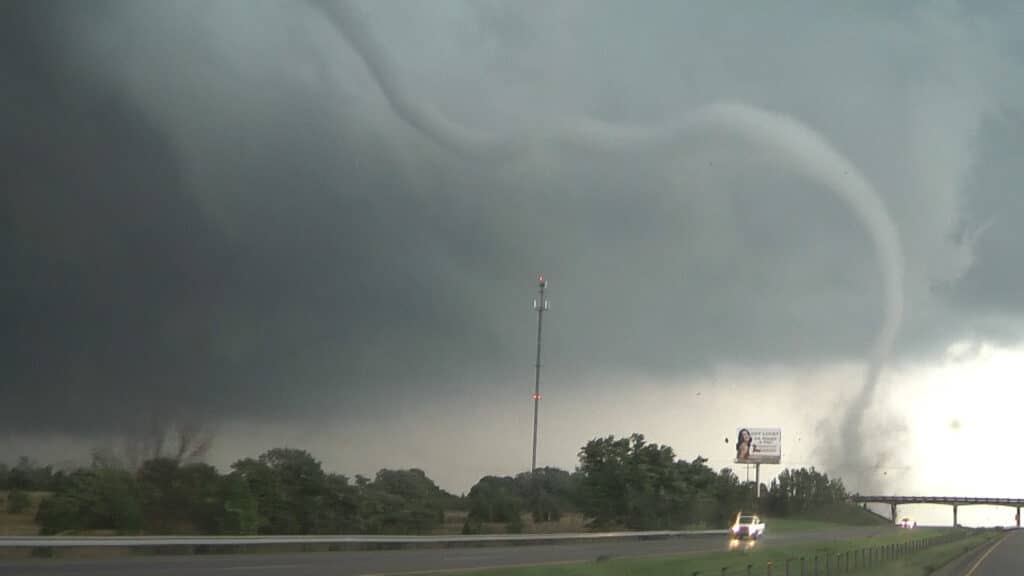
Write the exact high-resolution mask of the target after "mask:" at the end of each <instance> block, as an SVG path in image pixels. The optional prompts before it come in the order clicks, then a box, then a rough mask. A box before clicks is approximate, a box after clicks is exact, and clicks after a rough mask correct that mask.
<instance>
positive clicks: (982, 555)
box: [949, 530, 1024, 576]
mask: <svg viewBox="0 0 1024 576" xmlns="http://www.w3.org/2000/svg"><path fill="white" fill-rule="evenodd" d="M967 556H968V558H966V559H965V561H964V562H962V563H961V565H960V566H957V567H956V568H955V569H954V570H953V571H950V572H949V573H950V574H951V575H952V574H955V575H956V576H1005V575H1006V574H1024V532H1022V531H1020V530H1014V531H1012V532H1010V533H1008V534H1007V535H1006V537H1005V538H1002V539H1000V540H999V541H997V542H996V543H995V544H994V545H992V546H986V547H984V548H983V549H981V550H978V551H977V552H976V553H974V554H968V555H967Z"/></svg>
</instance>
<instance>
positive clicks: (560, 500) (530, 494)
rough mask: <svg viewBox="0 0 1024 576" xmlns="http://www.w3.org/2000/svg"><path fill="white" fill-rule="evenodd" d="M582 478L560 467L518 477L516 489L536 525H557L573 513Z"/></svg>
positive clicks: (524, 473) (541, 469)
mask: <svg viewBox="0 0 1024 576" xmlns="http://www.w3.org/2000/svg"><path fill="white" fill-rule="evenodd" d="M577 482H578V477H576V478H574V477H573V476H572V475H571V474H570V473H569V472H566V471H565V470H560V469H558V468H550V467H545V468H538V469H537V470H534V471H533V472H522V473H520V474H519V475H517V476H516V489H517V492H518V494H519V496H520V498H522V500H523V502H524V504H525V507H526V508H527V509H528V510H529V511H530V514H531V515H532V516H533V521H534V522H555V521H558V519H559V518H561V516H562V514H563V513H565V512H568V511H570V510H573V509H574V508H575V507H574V504H573V500H574V498H575V493H576V483H577Z"/></svg>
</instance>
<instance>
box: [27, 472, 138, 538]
mask: <svg viewBox="0 0 1024 576" xmlns="http://www.w3.org/2000/svg"><path fill="white" fill-rule="evenodd" d="M36 521H37V522H38V523H39V524H40V526H41V527H42V533H43V534H58V533H61V532H66V531H70V530H115V531H118V532H121V533H136V532H138V531H139V529H140V528H141V527H142V513H141V508H140V506H139V495H138V489H137V485H136V482H135V477H134V476H133V475H132V474H130V473H128V472H125V471H123V470H109V469H89V470H79V471H76V472H74V473H72V474H71V475H69V477H68V480H67V482H66V483H65V487H64V489H63V490H61V491H60V492H57V493H55V494H54V495H53V496H50V497H49V498H46V499H44V500H43V501H42V502H41V503H40V505H39V510H38V511H37V512H36Z"/></svg>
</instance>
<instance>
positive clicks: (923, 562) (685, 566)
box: [459, 528, 998, 576]
mask: <svg viewBox="0 0 1024 576" xmlns="http://www.w3.org/2000/svg"><path fill="white" fill-rule="evenodd" d="M946 534H958V535H962V536H963V539H958V540H956V541H955V542H951V543H949V544H944V545H939V546H935V547H932V548H929V549H926V550H920V551H918V552H916V553H914V554H913V556H912V557H911V558H909V559H904V560H887V561H883V562H880V563H879V564H878V565H877V567H876V568H872V569H870V570H858V572H857V573H858V574H866V575H874V574H878V575H882V574H885V575H889V574H915V575H916V574H926V573H927V571H926V569H930V568H934V567H937V566H940V565H942V564H944V563H945V562H947V561H949V560H950V559H952V558H954V557H956V556H957V555H959V554H962V553H963V552H964V548H965V546H972V545H977V544H980V543H982V542H985V541H986V540H987V539H988V538H991V537H993V536H995V535H997V534H998V533H996V532H991V531H987V532H975V531H971V530H967V529H954V528H921V529H918V530H913V531H895V530H893V531H891V532H886V533H884V534H880V535H877V536H872V537H864V538H850V539H843V540H834V541H827V542H815V543H809V544H794V545H791V546H777V547H766V548H762V547H758V546H756V545H755V546H754V547H753V548H749V549H746V548H745V549H741V550H728V549H727V546H726V543H725V542H724V541H723V550H721V551H718V552H700V553H692V554H685V555H678V556H676V555H673V556H656V557H642V558H623V559H614V558H613V559H608V560H595V561H593V562H581V563H572V564H547V565H537V566H518V567H511V568H495V569H488V570H474V571H466V572H459V574H460V575H461V576H468V575H471V576H613V575H615V576H620V575H623V574H627V575H630V576H680V575H686V576H690V575H693V574H695V573H698V574H701V575H703V576H708V575H715V576H717V575H719V574H721V573H722V568H726V570H727V574H746V568H747V565H748V564H749V565H752V566H753V568H754V569H753V573H754V574H764V573H765V566H766V565H767V564H768V562H771V563H772V565H773V570H772V573H773V574H785V566H786V561H787V559H788V560H790V565H791V568H792V572H791V573H795V574H799V573H800V572H799V567H800V561H799V559H800V558H801V557H803V558H804V559H805V563H806V569H807V570H806V572H805V573H807V574H810V573H812V571H811V569H812V566H813V562H814V560H813V559H814V557H815V556H817V557H818V558H819V562H820V564H819V572H818V573H819V574H823V573H824V567H825V564H824V558H825V556H830V557H832V558H833V559H835V558H836V556H837V555H843V559H844V562H845V554H846V553H847V552H850V553H851V555H852V554H853V552H854V551H856V550H860V549H864V548H871V547H874V548H878V547H883V546H886V545H889V544H899V543H903V542H908V541H910V540H920V539H924V538H929V537H937V536H943V535H946ZM834 561H835V560H833V562H834ZM851 562H852V556H851Z"/></svg>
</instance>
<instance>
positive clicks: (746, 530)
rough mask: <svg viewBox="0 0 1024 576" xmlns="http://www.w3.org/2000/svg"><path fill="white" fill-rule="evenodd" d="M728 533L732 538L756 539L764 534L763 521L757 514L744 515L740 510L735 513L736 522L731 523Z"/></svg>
mask: <svg viewBox="0 0 1024 576" xmlns="http://www.w3.org/2000/svg"><path fill="white" fill-rule="evenodd" d="M730 533H731V537H732V538H733V539H734V540H743V539H745V538H749V539H751V540H757V539H758V538H760V537H761V536H764V522H762V521H761V518H760V517H759V516H744V515H743V513H742V512H740V513H739V514H737V515H736V522H734V523H733V525H732V529H731V530H730Z"/></svg>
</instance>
